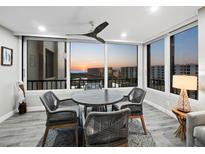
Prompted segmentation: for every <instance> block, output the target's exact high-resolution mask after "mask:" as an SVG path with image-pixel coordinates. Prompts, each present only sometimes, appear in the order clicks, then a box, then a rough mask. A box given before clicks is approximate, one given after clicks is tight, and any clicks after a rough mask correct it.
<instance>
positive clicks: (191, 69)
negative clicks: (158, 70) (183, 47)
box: [174, 64, 198, 75]
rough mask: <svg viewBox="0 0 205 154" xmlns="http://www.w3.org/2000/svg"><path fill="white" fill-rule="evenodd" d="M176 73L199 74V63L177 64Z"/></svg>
mask: <svg viewBox="0 0 205 154" xmlns="http://www.w3.org/2000/svg"><path fill="white" fill-rule="evenodd" d="M174 72H175V74H190V75H198V65H196V64H185V65H179V64H178V65H175V67H174Z"/></svg>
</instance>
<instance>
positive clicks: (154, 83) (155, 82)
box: [147, 79, 165, 91]
mask: <svg viewBox="0 0 205 154" xmlns="http://www.w3.org/2000/svg"><path fill="white" fill-rule="evenodd" d="M147 87H149V88H152V89H156V90H160V91H164V90H165V88H164V87H165V86H164V80H163V79H150V80H149V82H148V85H147Z"/></svg>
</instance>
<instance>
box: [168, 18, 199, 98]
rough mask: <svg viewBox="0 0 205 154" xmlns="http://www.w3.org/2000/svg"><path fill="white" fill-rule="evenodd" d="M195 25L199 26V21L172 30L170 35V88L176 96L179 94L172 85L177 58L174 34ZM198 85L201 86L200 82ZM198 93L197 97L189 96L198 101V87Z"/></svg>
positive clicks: (197, 91) (171, 92)
mask: <svg viewBox="0 0 205 154" xmlns="http://www.w3.org/2000/svg"><path fill="white" fill-rule="evenodd" d="M194 27H198V22H197V21H194V22H192V23H189V24H187V25H184V26H183V27H181V28H178V29H177V30H175V31H172V32H170V36H169V37H170V87H169V90H170V94H171V95H176V96H178V95H179V94H176V93H174V92H173V89H174V88H173V87H172V84H173V82H172V79H173V75H174V71H175V68H174V58H175V50H174V43H175V42H174V35H177V34H180V33H182V32H185V31H187V30H189V29H192V28H194ZM197 52H199V51H197ZM197 60H198V59H197ZM183 69H184V68H183ZM189 69H190V68H189ZM186 70H187V68H186ZM198 70H199V68H198V69H197V72H198ZM186 75H189V74H186ZM198 77H199V74H198V75H197V78H198ZM197 87H199V83H198V85H197ZM196 93H197V94H196V97H195V98H190V97H189V99H192V100H194V101H198V99H199V89H198V88H197V90H196Z"/></svg>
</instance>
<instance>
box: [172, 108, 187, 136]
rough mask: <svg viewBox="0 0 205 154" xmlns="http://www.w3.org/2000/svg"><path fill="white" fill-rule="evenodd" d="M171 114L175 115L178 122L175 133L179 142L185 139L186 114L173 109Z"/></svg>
mask: <svg viewBox="0 0 205 154" xmlns="http://www.w3.org/2000/svg"><path fill="white" fill-rule="evenodd" d="M172 112H173V113H174V114H175V115H176V117H177V119H178V121H179V127H178V128H177V130H176V131H175V135H176V137H180V138H181V140H185V139H186V116H187V113H186V112H182V111H179V110H177V108H173V109H172Z"/></svg>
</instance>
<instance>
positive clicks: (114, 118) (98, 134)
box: [84, 108, 130, 146]
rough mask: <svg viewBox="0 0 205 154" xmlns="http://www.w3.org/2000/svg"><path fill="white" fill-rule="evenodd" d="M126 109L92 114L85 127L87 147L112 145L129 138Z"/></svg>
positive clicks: (89, 115) (128, 111)
mask: <svg viewBox="0 0 205 154" xmlns="http://www.w3.org/2000/svg"><path fill="white" fill-rule="evenodd" d="M129 113H130V109H128V108H126V109H123V110H120V111H115V112H90V113H89V114H88V116H87V118H86V121H85V125H84V133H85V140H86V145H87V146H92V145H93V146H97V145H106V146H109V144H112V143H113V142H118V141H120V140H126V139H127V138H128V115H129Z"/></svg>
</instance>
